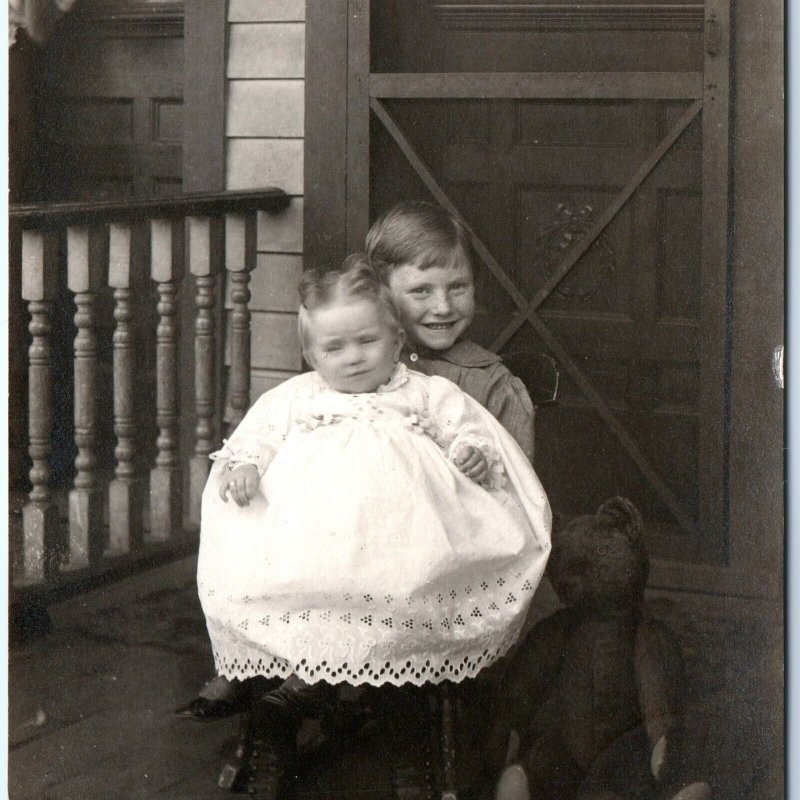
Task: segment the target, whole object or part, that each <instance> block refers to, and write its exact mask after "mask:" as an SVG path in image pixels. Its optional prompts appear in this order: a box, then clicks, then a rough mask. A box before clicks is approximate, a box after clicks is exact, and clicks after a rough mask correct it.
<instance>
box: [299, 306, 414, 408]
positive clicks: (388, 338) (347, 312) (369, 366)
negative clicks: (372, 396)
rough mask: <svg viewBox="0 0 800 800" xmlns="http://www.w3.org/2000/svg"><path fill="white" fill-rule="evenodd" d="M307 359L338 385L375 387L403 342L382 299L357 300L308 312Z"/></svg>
mask: <svg viewBox="0 0 800 800" xmlns="http://www.w3.org/2000/svg"><path fill="white" fill-rule="evenodd" d="M309 323H310V324H309V334H310V336H309V340H310V341H309V342H308V344H307V346H306V348H305V356H306V360H307V361H308V363H309V364H311V366H312V367H314V369H315V370H316V371H317V372H319V374H320V375H322V377H323V378H325V380H326V381H327V382H328V383H329V384H330V385H331V386H332V387H333V388H334V389H336V390H337V391H339V392H347V393H348V394H359V393H361V392H374V391H375V390H376V389H377V388H378V387H379V386H381V385H382V384H384V383H386V382H387V381H388V380H389V378H390V377H391V375H392V372H393V371H394V367H395V364H396V363H397V360H398V358H399V357H400V349H401V348H402V346H403V333H402V331H398V332H394V331H393V330H392V329H391V328H390V327H389V325H388V324H387V323H386V321H385V319H384V317H383V314H382V313H381V309H380V307H379V306H378V304H377V303H374V302H371V301H369V300H352V301H349V302H347V303H333V304H331V305H329V306H323V307H320V308H317V309H314V311H311V312H309Z"/></svg>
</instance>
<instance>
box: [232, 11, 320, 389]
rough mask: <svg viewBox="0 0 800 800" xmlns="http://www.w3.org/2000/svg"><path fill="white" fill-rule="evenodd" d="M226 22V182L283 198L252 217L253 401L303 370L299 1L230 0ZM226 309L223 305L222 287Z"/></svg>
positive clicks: (302, 18) (302, 126)
mask: <svg viewBox="0 0 800 800" xmlns="http://www.w3.org/2000/svg"><path fill="white" fill-rule="evenodd" d="M228 24H229V36H228V62H227V67H226V75H227V95H226V97H227V105H226V111H227V113H226V125H225V137H226V183H227V187H228V188H229V189H235V188H244V187H249V188H257V187H260V186H264V185H266V184H272V185H275V186H280V187H281V188H283V189H284V190H285V191H286V192H288V193H289V194H290V195H292V203H291V205H290V207H289V209H288V210H287V211H285V212H284V213H282V214H280V215H278V216H275V215H266V214H263V215H262V214H260V215H259V217H258V229H257V247H258V262H257V267H256V269H255V271H254V272H253V273H252V274H251V280H250V285H249V289H250V293H251V300H250V311H251V314H252V317H251V330H252V335H251V387H250V393H251V399H253V400H254V399H255V398H257V397H258V396H259V395H260V394H261V393H262V392H264V391H266V390H267V389H270V388H272V387H274V386H276V385H277V384H278V383H280V382H281V381H283V380H285V379H286V378H287V377H290V376H292V375H294V374H296V373H297V372H299V371H300V369H301V366H302V365H301V356H300V346H299V343H298V341H297V314H296V309H297V292H296V286H297V281H298V278H299V277H300V273H301V272H302V268H303V255H302V254H303V187H304V184H303V150H304V131H305V80H304V77H305V0H230V2H229V5H228ZM225 306H226V309H228V310H230V308H231V301H230V287H228V292H227V294H226V301H225ZM228 316H230V314H228ZM228 325H230V320H229V321H228ZM227 358H228V354H226V361H227Z"/></svg>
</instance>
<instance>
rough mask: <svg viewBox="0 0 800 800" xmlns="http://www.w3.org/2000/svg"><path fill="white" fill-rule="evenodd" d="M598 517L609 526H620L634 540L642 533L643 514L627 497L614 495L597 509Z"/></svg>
mask: <svg viewBox="0 0 800 800" xmlns="http://www.w3.org/2000/svg"><path fill="white" fill-rule="evenodd" d="M597 517H598V519H599V520H600V521H601V522H604V523H605V524H606V525H608V526H609V527H611V526H613V527H615V528H619V529H620V530H622V532H623V533H624V534H625V535H626V536H627V537H628V538H629V539H631V540H632V541H633V540H635V539H639V538H640V537H641V535H642V528H643V527H644V523H643V522H642V515H641V514H640V513H639V509H638V508H636V506H635V505H634V504H633V503H632V502H631V501H630V500H628V498H627V497H612V498H611V499H610V500H606V501H605V503H603V505H601V506H600V508H598V509H597Z"/></svg>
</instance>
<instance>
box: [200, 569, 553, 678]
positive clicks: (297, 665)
mask: <svg viewBox="0 0 800 800" xmlns="http://www.w3.org/2000/svg"><path fill="white" fill-rule="evenodd" d="M540 579H541V574H539V573H538V572H536V573H535V574H534V573H529V574H527V575H526V574H523V573H512V574H508V573H498V574H496V575H494V576H492V577H485V578H480V577H479V578H478V579H477V580H476V581H475V582H473V583H470V584H467V585H465V586H461V587H458V588H455V587H454V588H451V589H449V590H447V589H442V590H440V591H438V592H435V593H432V594H431V595H428V596H424V597H421V598H420V597H416V598H412V597H405V598H404V597H394V596H392V595H389V594H386V595H384V596H375V595H372V594H361V595H357V594H355V593H353V592H345V593H343V594H342V595H341V596H336V597H333V596H332V597H330V598H329V601H330V604H329V605H328V607H326V608H307V609H301V610H291V611H288V610H284V609H282V608H280V607H278V606H277V605H276V606H275V607H270V608H267V605H268V600H267V601H265V602H264V603H260V604H259V603H258V602H257V601H256V602H255V603H253V602H251V601H252V598H249V597H248V598H241V605H240V608H241V609H242V610H244V609H245V608H246V609H248V610H249V612H250V613H246V614H244V615H242V617H241V618H239V619H238V620H231V619H230V617H227V615H225V613H224V606H223V605H220V606H219V608H220V611H221V612H222V613H221V614H220V615H219V616H218V615H216V614H215V608H214V602H215V597H214V592H213V590H211V591H209V590H208V589H206V588H205V587H203V586H200V587H199V588H200V595H201V598H203V600H204V608H205V611H206V621H207V624H208V630H209V634H210V636H211V640H212V648H213V652H214V661H215V664H216V668H217V671H218V672H219V674H221V675H224V676H225V677H227V678H237V679H239V680H242V679H244V678H248V677H253V676H255V675H264V676H267V677H272V676H280V677H287V676H288V675H290V674H292V673H296V674H297V675H298V677H300V678H302V679H303V680H305V681H307V682H311V683H313V682H315V681H319V680H325V681H327V682H329V683H340V682H347V683H351V684H359V683H367V684H371V685H373V686H379V685H382V684H385V683H390V684H393V685H397V686H399V685H401V684H404V683H411V684H414V685H417V686H421V685H423V684H425V683H431V682H432V683H438V682H441V681H444V680H450V681H455V682H458V681H461V680H463V679H465V678H471V677H474V676H475V675H477V674H478V672H480V670H482V669H483V668H485V667H487V666H489V665H490V664H492V663H493V662H494V661H496V660H497V659H498V658H500V657H501V656H503V655H504V654H505V653H506V652H507V651H508V650H509V649H510V648H511V647H512V646H513V644H514V643H515V641H516V640H517V638H518V636H519V632H520V629H521V626H522V624H523V622H524V619H525V611H526V610H527V607H528V604H529V602H530V599H531V597H532V595H533V593H534V591H535V589H536V586H537V585H538V583H539V580H540ZM226 605H227V604H226ZM259 642H264V643H265V644H264V646H261V645H260V644H259ZM275 652H281V653H284V654H287V655H288V654H291V659H292V660H291V661H290V660H288V659H287V658H282V657H280V656H278V655H275V654H274V653H275Z"/></svg>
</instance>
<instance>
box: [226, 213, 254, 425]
mask: <svg viewBox="0 0 800 800" xmlns="http://www.w3.org/2000/svg"><path fill="white" fill-rule="evenodd" d="M255 266H256V215H255V214H247V215H237V214H228V215H227V216H226V217H225V269H226V270H227V271H228V272H229V273H230V282H231V294H230V297H231V302H232V303H233V312H232V314H231V339H230V342H231V349H230V354H231V371H230V405H231V413H230V420H229V421H230V428H231V429H233V428H235V427H236V426H237V425H238V424H239V423H240V422H241V421H242V417H243V416H244V415H245V413H246V412H247V409H248V408H249V406H250V309H249V308H248V305H247V304H248V303H249V302H250V288H249V284H250V273H251V272H252V271H253V269H255Z"/></svg>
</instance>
